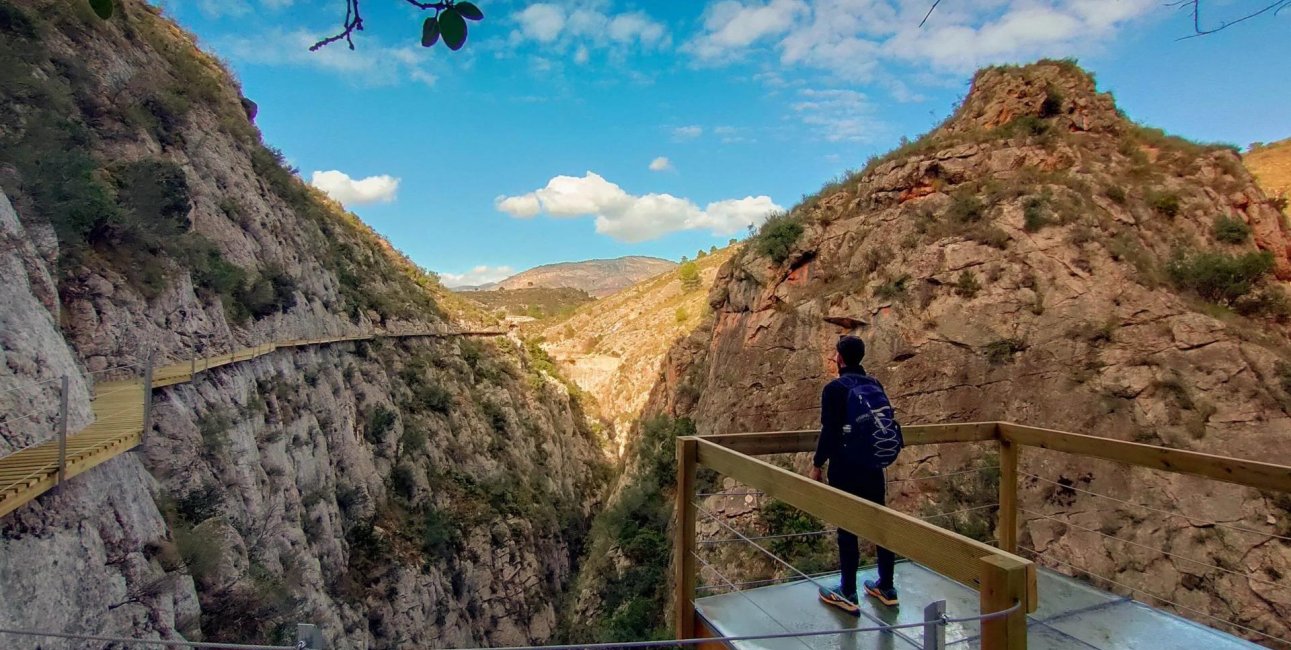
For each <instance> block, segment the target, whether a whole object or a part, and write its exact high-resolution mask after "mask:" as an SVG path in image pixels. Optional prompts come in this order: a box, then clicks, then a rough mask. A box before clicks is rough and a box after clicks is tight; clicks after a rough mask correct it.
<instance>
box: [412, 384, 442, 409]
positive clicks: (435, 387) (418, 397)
mask: <svg viewBox="0 0 1291 650" xmlns="http://www.w3.org/2000/svg"><path fill="white" fill-rule="evenodd" d="M410 406H411V407H412V408H411V409H410V410H414V411H418V410H425V411H434V412H435V413H442V414H444V415H448V413H449V412H451V411H452V410H453V394H452V393H450V392H448V389H447V388H444V387H443V386H440V385H439V384H432V383H429V382H427V383H419V384H416V385H414V386H413V389H412V402H411V404H410Z"/></svg>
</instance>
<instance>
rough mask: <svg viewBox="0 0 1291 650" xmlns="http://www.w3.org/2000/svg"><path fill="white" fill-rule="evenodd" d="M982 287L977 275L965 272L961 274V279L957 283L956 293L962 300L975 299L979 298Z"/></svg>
mask: <svg viewBox="0 0 1291 650" xmlns="http://www.w3.org/2000/svg"><path fill="white" fill-rule="evenodd" d="M981 288H982V285H981V283H980V282H978V281H977V275H976V274H975V273H973V272H972V271H968V270H965V271H963V272H961V273H960V274H959V279H958V280H956V281H955V293H956V294H957V295H958V296H960V297H961V298H969V299H971V298H973V297H975V296H977V292H978V291H980V290H981Z"/></svg>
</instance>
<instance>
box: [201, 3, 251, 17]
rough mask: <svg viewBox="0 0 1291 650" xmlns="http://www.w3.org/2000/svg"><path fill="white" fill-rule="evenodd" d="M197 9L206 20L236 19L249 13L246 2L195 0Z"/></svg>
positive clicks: (249, 7) (249, 9)
mask: <svg viewBox="0 0 1291 650" xmlns="http://www.w3.org/2000/svg"><path fill="white" fill-rule="evenodd" d="M197 9H198V11H201V12H202V15H204V16H206V17H207V18H223V17H224V16H230V17H237V16H245V15H247V14H249V13H251V5H250V4H248V3H247V1H246V0H197Z"/></svg>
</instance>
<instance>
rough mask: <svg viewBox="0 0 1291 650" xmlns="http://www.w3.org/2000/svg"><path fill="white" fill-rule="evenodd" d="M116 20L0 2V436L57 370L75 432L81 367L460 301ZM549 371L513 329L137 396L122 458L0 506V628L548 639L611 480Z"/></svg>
mask: <svg viewBox="0 0 1291 650" xmlns="http://www.w3.org/2000/svg"><path fill="white" fill-rule="evenodd" d="M117 6H118V13H117V16H116V17H114V18H113V19H112V20H111V21H107V22H104V21H101V20H99V19H98V18H96V17H95V16H93V14H92V13H91V12H90V9H89V7H88V6H87V5H85V3H80V2H61V1H58V2H55V1H53V0H21V1H13V0H0V187H2V188H3V194H0V237H2V240H0V268H3V269H4V277H5V279H6V282H5V283H4V285H3V287H0V293H2V297H3V302H2V304H3V307H2V308H0V323H2V324H3V327H0V345H2V347H3V357H2V358H3V359H4V361H5V363H3V364H0V391H4V392H3V393H0V407H3V412H4V413H5V414H6V416H8V415H9V414H22V415H24V416H25V417H21V418H10V417H5V418H4V420H3V422H0V449H4V450H12V449H14V448H18V447H21V446H24V445H26V444H30V443H31V442H34V441H37V440H41V439H46V438H48V437H49V436H50V435H51V433H52V422H53V418H54V410H55V409H56V404H57V394H58V390H57V382H56V380H57V378H58V377H60V376H63V375H68V376H70V378H71V395H70V403H71V413H72V422H71V424H72V428H73V430H75V429H76V428H77V427H79V426H82V425H84V424H85V423H86V422H87V421H88V419H89V417H90V411H89V408H88V401H89V394H90V390H91V387H92V385H93V384H94V382H96V381H101V380H103V379H105V378H108V377H112V376H119V375H121V374H123V373H130V372H137V371H138V367H139V366H138V364H139V363H140V361H141V360H142V359H143V358H145V357H146V356H147V355H149V354H153V355H155V359H156V360H157V361H158V362H161V361H162V360H165V359H172V360H173V359H187V358H189V357H191V356H194V355H196V356H207V355H214V354H217V353H219V352H222V351H227V350H228V349H230V348H233V347H241V346H245V345H250V344H256V343H260V342H264V341H273V340H277V339H282V338H298V337H313V336H320V335H323V334H326V333H340V332H362V331H370V330H373V329H382V328H385V329H401V328H407V329H417V328H425V327H429V326H432V325H438V324H442V323H450V324H454V323H453V322H452V321H454V320H455V319H457V318H459V316H458V314H459V310H458V308H457V307H458V305H459V304H460V303H459V302H458V301H457V300H456V299H455V298H453V297H452V296H451V295H449V294H448V293H447V292H444V291H443V290H441V289H440V288H439V287H438V285H437V284H436V283H435V282H434V281H433V280H432V279H431V278H430V277H428V276H426V275H425V274H423V273H422V272H421V271H420V270H419V269H418V268H417V267H416V266H415V265H413V264H411V263H410V262H409V261H408V260H406V259H404V258H403V257H402V256H401V255H400V254H399V253H398V252H397V251H394V250H393V249H392V248H391V247H390V246H389V244H388V243H386V242H385V241H384V240H382V239H381V238H380V237H379V236H377V235H376V234H375V233H373V232H372V231H371V230H370V229H368V228H367V227H366V226H365V225H363V224H362V223H361V222H360V221H359V220H358V219H357V218H356V217H355V216H354V215H352V214H348V213H346V212H344V211H343V210H342V209H341V208H340V206H339V205H337V204H335V203H333V202H331V201H328V200H327V199H326V198H325V197H323V196H322V195H321V194H319V193H317V192H315V191H313V190H312V189H310V188H308V187H307V186H306V185H304V184H303V183H302V182H301V181H300V180H299V178H297V177H296V175H295V173H294V170H291V169H289V168H286V167H284V165H283V157H282V155H281V154H280V153H278V152H276V151H274V150H272V149H270V148H268V147H266V146H265V145H263V144H262V143H261V141H260V137H259V133H258V131H257V130H256V129H255V127H254V126H253V124H252V123H251V122H250V121H249V119H248V117H249V115H250V114H251V113H252V112H253V111H252V110H251V108H252V107H253V105H252V104H250V103H249V102H245V101H244V100H243V98H242V97H241V96H240V93H239V91H238V87H237V85H236V83H235V81H234V80H233V79H232V78H231V77H230V76H229V74H228V73H227V72H226V71H225V69H224V68H223V66H222V65H220V64H219V62H218V61H216V60H215V59H213V58H211V57H209V56H208V55H205V54H204V53H202V52H201V51H200V50H198V49H197V48H196V47H195V46H194V43H193V39H192V38H191V36H189V35H187V34H185V33H184V32H183V31H182V30H180V29H179V28H177V27H176V26H175V25H174V24H173V23H172V22H170V21H169V20H167V19H166V18H165V17H164V16H162V15H161V14H160V11H159V10H158V9H156V8H154V7H151V6H149V5H147V4H145V3H143V2H135V1H125V2H118V3H117ZM11 201H12V204H13V207H15V208H17V209H16V211H14V210H12V209H10V202H11ZM467 311H469V309H468V310H467ZM121 366H127V368H124V369H118V370H114V369H115V368H118V367H121ZM550 370H551V366H550V364H549V362H548V361H546V360H545V359H539V358H535V357H534V356H532V355H531V353H530V352H529V351H528V350H527V349H525V348H524V346H522V345H520V343H519V342H518V341H514V340H511V339H499V340H496V341H488V340H473V339H447V340H433V339H431V340H412V339H410V340H406V341H386V342H383V343H357V344H345V345H337V346H329V347H324V348H318V349H311V350H301V351H283V352H280V353H275V354H274V355H271V356H269V357H266V358H263V359H259V360H256V361H254V362H247V363H242V364H238V365H235V366H231V367H229V368H226V369H221V370H217V371H213V372H211V373H209V374H205V375H203V376H202V377H201V379H200V381H199V382H197V383H196V384H193V385H187V386H182V387H176V388H173V389H165V390H162V391H159V392H158V394H157V397H156V411H155V415H156V418H155V425H154V427H153V428H152V429H151V430H150V431H146V432H145V435H144V438H145V442H144V444H143V446H142V447H141V449H140V450H139V453H132V454H127V455H124V456H121V457H119V458H117V459H114V460H112V461H110V462H108V463H107V464H105V465H103V466H101V467H99V468H97V469H95V470H93V471H91V472H90V473H88V474H86V475H84V476H81V477H78V478H76V479H75V480H73V481H71V482H70V483H69V484H67V485H65V486H64V487H63V489H62V491H61V492H59V493H57V494H49V495H46V496H43V497H41V498H40V499H38V500H37V501H35V502H32V503H30V504H28V505H26V506H24V507H23V508H21V509H19V510H18V511H16V512H14V513H12V514H10V515H8V516H6V517H4V518H3V519H0V582H3V584H4V585H5V588H4V589H3V590H0V623H3V624H4V626H6V627H19V628H33V629H52V630H59V631H64V632H73V633H90V634H107V635H116V636H140V637H151V638H177V637H179V636H183V637H185V638H188V639H206V640H211V639H216V640H226V641H234V642H281V641H283V640H287V639H288V638H289V637H290V634H291V630H292V627H293V626H294V624H295V623H296V622H315V623H318V624H321V625H322V626H323V627H324V629H325V631H326V634H327V636H328V637H329V638H330V639H331V641H332V642H333V647H337V648H366V647H372V648H389V647H396V646H398V645H400V644H402V643H406V642H415V643H419V644H426V645H431V644H433V645H446V646H469V645H496V644H515V643H530V642H541V641H546V640H549V639H552V638H555V637H557V636H559V635H560V634H561V632H560V630H558V629H557V625H558V616H557V612H558V607H559V605H560V603H561V601H562V598H564V594H565V593H566V591H567V589H568V585H569V583H570V582H571V580H572V577H573V575H574V572H575V569H576V568H577V567H576V565H577V561H578V558H579V557H581V555H582V545H583V543H584V541H583V540H584V536H585V533H586V530H587V527H588V525H589V522H590V518H591V513H592V512H593V510H594V509H595V508H596V505H597V502H598V499H599V497H600V493H601V486H602V484H604V483H605V482H606V481H607V478H608V477H607V473H608V470H607V466H606V463H605V460H604V456H603V453H602V452H601V450H600V445H601V441H599V440H597V439H596V438H595V436H594V434H593V433H592V432H591V429H590V428H589V427H588V425H587V423H586V418H585V417H584V415H583V413H582V409H581V406H580V405H579V404H578V402H577V400H576V399H574V398H572V397H571V396H570V395H569V392H568V390H567V389H566V388H565V386H564V385H563V384H562V383H560V382H559V381H556V380H555V379H553V376H552V374H551V373H550V372H549V371H550ZM51 380H55V381H51ZM33 411H34V414H33V415H30V416H26V414H27V413H28V412H33ZM42 647H63V646H60V645H58V644H57V643H54V644H44V645H42ZM66 647H77V646H76V645H75V644H69V645H67V646H66Z"/></svg>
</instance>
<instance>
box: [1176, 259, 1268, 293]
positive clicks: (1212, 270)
mask: <svg viewBox="0 0 1291 650" xmlns="http://www.w3.org/2000/svg"><path fill="white" fill-rule="evenodd" d="M1272 268H1273V255H1272V254H1271V253H1269V252H1268V251H1260V252H1250V253H1245V254H1243V255H1229V254H1227V253H1221V252H1217V251H1202V252H1198V253H1193V254H1191V255H1189V254H1183V253H1180V254H1176V255H1175V257H1174V258H1173V259H1171V260H1170V262H1169V263H1168V264H1167V265H1166V273H1167V274H1168V275H1169V277H1170V279H1171V281H1173V282H1174V284H1175V286H1176V287H1178V288H1179V289H1184V290H1187V291H1192V292H1195V293H1196V294H1197V295H1199V296H1201V297H1202V298H1204V299H1206V300H1209V301H1211V302H1215V303H1219V304H1221V305H1232V304H1233V302H1234V301H1236V300H1237V299H1238V298H1241V297H1242V296H1245V295H1247V294H1248V293H1250V292H1251V289H1252V288H1253V287H1254V286H1255V284H1256V283H1257V282H1259V281H1260V280H1261V279H1262V278H1263V277H1264V276H1265V275H1267V274H1268V273H1269V271H1270V270H1272Z"/></svg>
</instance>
